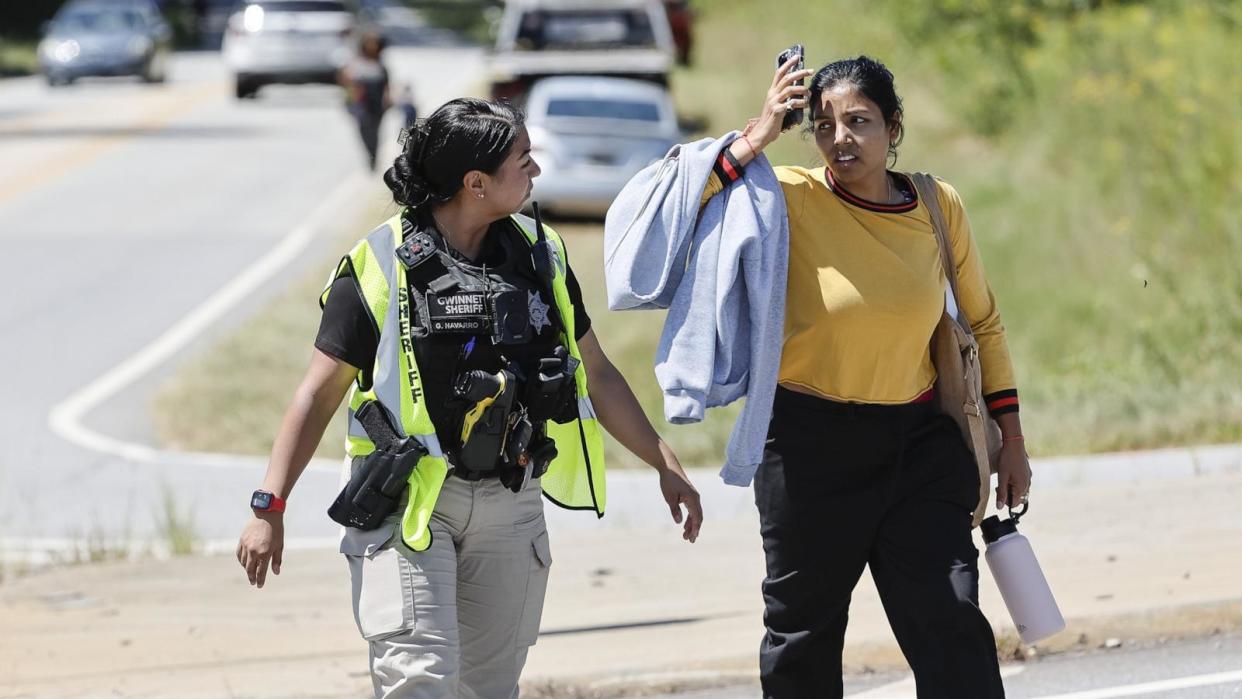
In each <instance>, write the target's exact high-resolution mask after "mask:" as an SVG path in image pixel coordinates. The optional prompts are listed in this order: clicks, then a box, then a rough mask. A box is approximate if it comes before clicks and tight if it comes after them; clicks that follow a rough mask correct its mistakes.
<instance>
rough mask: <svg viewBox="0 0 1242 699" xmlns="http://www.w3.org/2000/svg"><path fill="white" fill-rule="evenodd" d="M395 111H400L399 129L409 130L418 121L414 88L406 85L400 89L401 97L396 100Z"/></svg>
mask: <svg viewBox="0 0 1242 699" xmlns="http://www.w3.org/2000/svg"><path fill="white" fill-rule="evenodd" d="M397 109H399V110H400V111H401V128H404V129H411V128H413V127H414V122H416V121H418V106H417V105H415V104H414V86H413V85H411V84H409V83H406V84H405V86H404V87H402V88H401V96H400V97H398V98H397Z"/></svg>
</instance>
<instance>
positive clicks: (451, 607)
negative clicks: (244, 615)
mask: <svg viewBox="0 0 1242 699" xmlns="http://www.w3.org/2000/svg"><path fill="white" fill-rule="evenodd" d="M540 495H541V492H540V488H539V482H538V481H532V482H531V483H530V484H529V485H528V486H527V487H526V489H524V490H523V491H522V492H520V493H517V494H515V493H513V491H511V490H509V489H507V488H505V487H504V486H502V485H500V483H499V482H498V481H497V480H496V479H485V480H481V481H473V482H471V481H464V480H462V479H460V478H455V477H452V476H450V477H449V478H448V479H446V480H445V482H444V489H443V490H442V491H441V492H440V497H439V500H438V501H437V503H436V507H435V510H434V512H433V513H432V517H431V534H432V541H431V546H430V547H429V548H428V549H427V550H426V551H422V552H416V551H413V550H411V549H410V548H408V547H407V546H405V544H404V543H403V542H402V541H401V537H400V536H399V534H398V533H397V532H398V528H397V522H396V518H395V517H394V522H393V525H394V526H393V527H390V526H388V525H387V524H385V525H384V526H383V527H381V528H379V529H377V530H375V531H371V532H362V531H358V530H356V529H348V528H347V529H346V534H345V536H344V538H343V539H342V542H341V552H342V553H344V554H345V557H346V560H347V561H348V562H349V572H350V577H351V579H352V582H353V603H354V617H355V619H356V620H357V622H358V630H359V631H360V632H361V633H362V637H363V638H364V639H366V640H367V641H369V642H370V646H371V678H372V683H373V685H374V687H375V696H376V697H385V698H388V697H411V698H417V699H450V698H451V699H458V698H460V699H504V698H505V697H517V694H518V677H519V676H520V675H521V673H522V666H523V665H525V663H526V652H527V649H528V648H529V647H530V646H532V645H534V643H535V639H536V638H537V637H538V635H539V617H540V615H541V614H542V612H543V598H544V592H545V591H546V590H547V584H548V567H549V566H550V565H551V563H552V556H551V551H550V549H549V547H548V532H547V528H546V527H545V526H544V519H543V500H542V498H541V497H540Z"/></svg>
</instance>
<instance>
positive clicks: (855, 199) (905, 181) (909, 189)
mask: <svg viewBox="0 0 1242 699" xmlns="http://www.w3.org/2000/svg"><path fill="white" fill-rule="evenodd" d="M887 173H888V174H889V175H895V176H897V177H898V178H899V179H900V183H899V184H898V188H900V189H902V190H903V191H905V192H906V193H907V194H909V195H910V200H909V201H905V202H902V203H900V204H880V203H878V202H874V201H868V200H867V199H863V198H862V197H860V196H857V195H854V194H851V193H850V191H849V190H848V189H846V188H845V187H843V186H841V185H840V184H838V183H837V181H836V180H834V179H833V178H832V168H830V167H827V166H824V181H825V182H827V183H828V189H829V190H831V191H832V193H833V194H835V195H837V196H838V197H840V198H841V200H842V201H844V202H845V203H847V204H851V205H853V206H857V207H858V208H860V209H866V210H868V211H875V212H877V213H881V214H904V213H906V212H907V211H914V210H915V209H917V208H918V206H919V194H918V191H917V190H916V189H915V188H914V182H912V181H911V180H910V178H909V177H908V176H907V175H905V174H903V173H900V172H893V171H891V170H888V171H887Z"/></svg>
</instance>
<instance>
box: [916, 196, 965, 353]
mask: <svg viewBox="0 0 1242 699" xmlns="http://www.w3.org/2000/svg"><path fill="white" fill-rule="evenodd" d="M910 179H912V180H914V188H915V189H916V190H918V193H919V199H922V200H923V206H926V207H927V211H928V213H930V214H931V221H932V229H933V230H935V232H936V241H937V242H938V243H939V248H940V266H941V267H943V268H944V276H945V280H946V281H947V282H948V283H949V293H950V294H951V295H952V296H953V305H954V306H956V307H957V314H956V316H955V317H954V320H956V321H957V324H958V325H960V326H962V329H963V330H965V331H966V334H967V335H973V334H974V333H973V332H972V331H971V329H970V323H969V322H967V320H966V313H965V312H964V311H963V310H962V305H961V303H960V302H959V301H958V299H960V298H962V297H961V295H960V294H958V293H957V264H956V263H955V262H954V261H953V244H952V243H951V242H949V226H948V224H947V223H945V220H944V211H942V210H941V209H940V195H939V192H940V187H939V186H938V185H937V184H936V178H935V177H933V176H932V175H930V174H928V173H926V172H914V173H910Z"/></svg>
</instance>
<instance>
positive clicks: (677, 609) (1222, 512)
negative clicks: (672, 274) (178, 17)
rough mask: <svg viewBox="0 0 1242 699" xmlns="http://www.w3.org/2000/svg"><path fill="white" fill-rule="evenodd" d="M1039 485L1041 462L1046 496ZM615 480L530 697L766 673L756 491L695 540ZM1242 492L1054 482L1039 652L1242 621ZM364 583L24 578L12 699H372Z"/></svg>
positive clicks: (8, 595)
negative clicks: (363, 627) (1055, 624)
mask: <svg viewBox="0 0 1242 699" xmlns="http://www.w3.org/2000/svg"><path fill="white" fill-rule="evenodd" d="M1039 473H1040V471H1039V468H1038V465H1037V467H1036V474H1037V475H1036V479H1037V480H1036V483H1037V486H1038V485H1039V483H1040V480H1039V479H1040V475H1039ZM617 475H618V476H619V478H618V482H619V484H620V483H621V482H629V483H631V485H632V487H633V490H632V492H633V495H625V494H624V493H626V492H630V491H628V490H627V488H626V487H619V488H617V489H616V491H617V492H616V495H617V497H616V498H614V499H613V500H612V502H611V505H610V507H611V508H613V511H612V512H611V513H610V515H609V517H607V518H605V519H604V520H602V521H595V520H593V519H592V518H591V517H590V516H589V515H582V514H577V515H573V514H572V513H564V512H559V511H558V512H554V511H553V510H552V508H549V517H548V519H549V527H550V529H551V536H552V539H553V558H554V559H555V562H554V565H553V573H552V582H551V586H550V588H549V595H548V603H547V606H546V609H545V613H544V620H543V631H542V633H541V635H540V639H539V643H538V645H537V646H536V647H535V648H534V649H532V652H531V655H530V660H529V663H528V665H527V672H526V675H525V677H526V680H525V685H526V688H527V691H526V692H525V693H524V696H535V697H540V696H548V697H552V696H557V697H566V696H568V697H606V696H619V695H622V694H625V693H629V694H638V693H644V692H656V691H670V690H678V689H683V688H692V687H703V686H711V685H712V684H722V683H744V682H748V681H753V678H754V677H755V672H756V657H755V656H756V649H757V645H758V642H759V638H760V635H761V633H762V622H761V612H762V602H761V598H760V594H759V582H760V580H761V579H762V577H763V556H762V551H761V549H760V542H759V536H758V528H757V521H756V517H755V515H754V512H753V507H751V508H746V507H745V506H744V503H745V502H746V499H747V498H748V497H749V496H748V495H747V494H746V492H745V491H741V490H737V489H727V490H724V491H718V489H717V488H716V487H715V485H712V481H711V480H709V479H714V475H712V474H710V473H709V472H704V471H698V472H695V473H694V478H695V479H696V482H698V483H700V484H701V487H702V489H703V491H704V494H705V499H706V509H707V516H708V520H707V523H706V524H705V526H704V529H703V536H702V537H701V539H700V540H699V542H698V543H697V544H694V545H689V544H686V543H685V542H683V541H681V539H680V537H679V535H678V530H677V529H676V528H675V527H674V526H673V525H672V523H671V521H668V515H667V511H664V512H662V513H661V510H663V509H664V507H663V503H662V502H661V501H660V500H659V495H658V490H657V489H656V485H655V478H654V475H653V474H625V475H622V474H617ZM610 482H611V481H610ZM717 482H718V481H717ZM644 484H649V487H646V488H644V487H643V486H644ZM717 492H721V493H724V495H716V494H715V493H717ZM630 498H640V499H641V501H639V500H635V501H633V502H631V501H630ZM1239 501H1242V473H1237V472H1236V468H1233V467H1230V468H1226V469H1216V470H1215V471H1213V472H1211V473H1208V474H1207V475H1199V476H1184V477H1179V478H1155V477H1152V478H1148V479H1146V480H1143V481H1142V482H1137V483H1125V482H1104V483H1094V484H1092V483H1088V484H1085V485H1073V486H1061V487H1056V488H1040V489H1037V490H1036V491H1035V494H1034V496H1033V509H1032V512H1031V514H1030V516H1029V517H1028V518H1026V519H1025V520H1024V522H1023V525H1022V530H1023V532H1024V533H1025V534H1026V535H1027V536H1028V537H1030V539H1031V540H1032V543H1033V544H1034V546H1035V549H1036V553H1037V554H1038V555H1039V557H1040V559H1041V562H1042V563H1043V565H1044V568H1045V571H1046V572H1047V575H1048V578H1049V580H1050V582H1051V584H1052V586H1053V589H1054V591H1055V593H1056V594H1057V597H1058V600H1059V602H1060V604H1061V607H1062V610H1063V611H1064V613H1065V616H1066V617H1067V619H1069V622H1070V628H1069V629H1068V630H1067V631H1065V632H1064V633H1062V634H1061V635H1060V636H1058V637H1056V638H1054V639H1052V640H1051V641H1050V643H1049V644H1048V645H1047V647H1045V648H1041V649H1039V652H1040V653H1044V652H1048V651H1052V650H1056V649H1064V648H1070V647H1077V648H1081V647H1082V646H1084V645H1085V646H1089V647H1094V646H1097V645H1100V644H1102V643H1103V642H1105V640H1106V639H1109V638H1120V639H1132V638H1155V637H1165V636H1167V637H1177V636H1183V635H1186V636H1193V635H1199V634H1203V633H1211V632H1212V631H1213V630H1215V629H1222V630H1238V629H1242V583H1239V582H1238V581H1239V580H1242V518H1240V517H1238V516H1237V515H1236V512H1235V509H1234V508H1235V507H1236V503H1237V502H1239ZM636 512H641V513H647V514H645V515H643V516H637V515H635V514H634V513H636ZM614 515H616V516H617V517H616V519H613V517H614ZM610 520H611V521H612V524H610V525H605V524H604V522H609V521H610ZM239 526H240V523H239ZM979 545H980V546H982V543H981V542H980V544H979ZM981 563H982V562H981ZM982 567H983V568H984V579H983V581H982V584H981V589H982V604H983V607H984V611H985V612H986V613H987V614H988V616H989V618H990V619H991V620H992V622H993V624H994V625H995V627H996V629H997V632H998V636H999V637H1000V644H1001V650H1002V653H1004V654H1005V655H1006V656H1007V657H1020V656H1023V655H1026V654H1027V653H1029V651H1028V650H1027V649H1022V648H1020V647H1019V646H1018V644H1017V643H1016V642H1015V640H1014V634H1013V631H1012V624H1011V623H1010V622H1009V620H1008V618H1007V613H1006V611H1005V609H1004V606H1003V604H1002V603H1001V601H1000V598H999V596H998V594H997V593H996V590H995V586H994V585H993V583H992V581H991V579H990V578H989V577H988V575H987V570H986V566H982ZM348 589H349V582H348V576H347V572H346V570H345V566H344V564H343V563H342V561H341V559H340V557H339V555H338V554H336V553H334V552H331V551H323V550H317V551H291V552H288V553H287V554H286V557H285V566H284V574H283V575H281V576H280V577H274V578H273V577H269V582H268V586H267V587H266V588H264V589H263V590H261V591H259V590H255V589H252V588H250V587H249V586H248V585H247V584H246V581H245V578H244V575H243V574H242V571H241V570H240V568H239V567H238V566H237V563H236V561H235V560H233V558H232V557H231V556H228V555H221V556H206V557H190V558H180V559H173V560H169V561H142V562H137V563H111V564H102V565H95V566H82V567H74V568H61V569H55V570H50V571H44V572H41V573H35V574H32V575H29V576H26V577H22V578H19V579H17V580H13V581H6V582H5V583H4V584H3V585H2V586H0V696H32V697H33V696H38V697H61V696H87V695H89V696H98V695H103V694H108V695H112V694H115V695H119V696H176V697H191V696H203V697H206V696H247V697H277V696H280V697H294V696H297V697H310V696H324V697H327V696H332V697H341V696H357V697H362V696H367V695H368V692H369V680H368V677H367V668H366V650H365V645H364V643H363V642H362V641H361V640H360V639H359V638H358V635H357V631H356V629H355V628H354V626H353V620H352V615H351V613H350V609H349V593H348ZM850 616H851V620H850V628H849V633H848V636H847V650H846V661H847V664H848V666H849V667H850V668H851V669H852V670H854V671H865V670H868V669H870V670H884V669H892V668H900V667H904V664H903V661H902V659H901V656H900V653H899V652H898V651H897V648H896V645H895V643H894V641H893V639H892V635H891V633H890V631H889V629H888V626H887V622H886V621H885V619H884V615H883V611H882V609H881V607H880V604H879V601H878V598H877V597H876V594H875V590H874V586H873V585H872V583H871V581H870V580H869V579H864V581H863V582H862V583H861V584H860V586H859V588H858V592H857V593H856V595H855V599H854V603H853V607H852V609H851V615H850Z"/></svg>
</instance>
